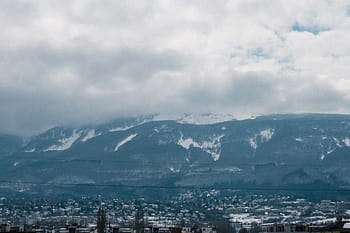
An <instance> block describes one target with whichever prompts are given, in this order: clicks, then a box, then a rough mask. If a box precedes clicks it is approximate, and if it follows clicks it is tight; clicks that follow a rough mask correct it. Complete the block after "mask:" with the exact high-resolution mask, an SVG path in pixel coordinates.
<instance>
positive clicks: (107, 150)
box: [0, 114, 350, 188]
mask: <svg viewBox="0 0 350 233" xmlns="http://www.w3.org/2000/svg"><path fill="white" fill-rule="evenodd" d="M211 116H214V115H211ZM157 117H159V116H151V117H150V116H148V117H138V118H125V119H118V120H115V121H112V122H109V123H106V124H100V125H91V126H84V127H55V128H52V129H50V130H48V131H46V132H43V133H42V134H40V135H37V136H35V137H32V138H31V139H30V140H29V141H28V142H27V143H26V144H23V142H22V141H21V140H19V139H18V137H12V139H11V140H10V139H9V138H8V137H9V136H6V137H0V144H1V145H5V144H6V143H5V141H6V140H8V141H9V142H10V141H11V142H13V144H12V146H10V147H8V148H7V149H6V147H5V146H3V147H2V148H3V149H2V150H0V153H1V157H2V161H3V162H2V164H1V165H0V166H1V170H0V176H1V178H2V180H11V181H15V182H19V181H20V182H28V183H47V184H55V185H57V184H59V183H69V184H118V185H136V186H137V185H141V184H142V185H162V184H167V185H170V186H181V187H183V186H190V187H193V186H201V187H203V186H212V187H215V186H220V185H221V186H222V185H226V186H227V185H229V186H230V187H231V186H234V187H236V186H237V187H242V186H245V187H246V186H247V185H248V186H253V187H281V186H283V187H284V186H293V187H294V186H297V187H305V186H307V187H328V188H329V187H331V188H344V187H345V188H348V187H350V168H349V167H350V166H348V165H347V164H349V162H350V116H348V115H327V114H325V115H324V114H302V115H270V116H261V117H257V118H252V119H246V120H233V118H225V117H223V118H222V122H219V121H215V124H199V122H198V121H197V122H196V124H189V123H183V122H184V121H182V120H179V118H177V119H172V120H159V118H158V119H157ZM191 118H193V117H191ZM213 119H217V117H216V116H214V117H213ZM228 119H229V121H226V120H228ZM4 151H5V152H6V153H5V152H4Z"/></svg>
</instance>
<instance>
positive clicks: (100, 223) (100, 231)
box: [97, 207, 106, 233]
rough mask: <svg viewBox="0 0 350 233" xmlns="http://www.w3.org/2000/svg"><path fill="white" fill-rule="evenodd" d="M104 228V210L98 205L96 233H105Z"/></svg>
mask: <svg viewBox="0 0 350 233" xmlns="http://www.w3.org/2000/svg"><path fill="white" fill-rule="evenodd" d="M105 230H106V210H105V209H104V208H102V207H100V208H99V209H98V211H97V233H105Z"/></svg>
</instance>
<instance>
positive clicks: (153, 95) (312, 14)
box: [0, 0, 350, 135]
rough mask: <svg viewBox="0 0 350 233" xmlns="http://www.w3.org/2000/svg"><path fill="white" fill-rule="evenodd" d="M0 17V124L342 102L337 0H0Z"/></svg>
mask: <svg viewBox="0 0 350 233" xmlns="http://www.w3.org/2000/svg"><path fill="white" fill-rule="evenodd" d="M0 27H1V29H2V34H1V36H0V122H1V124H0V132H10V133H22V134H27V135H28V134H31V133H34V132H37V131H39V130H41V129H44V128H47V127H50V126H53V125H58V124H77V123H80V124H84V123H89V122H95V121H103V120H105V119H109V118H112V117H117V116H128V115H136V114H148V113H166V114H172V113H179V112H226V113H232V114H233V115H235V116H237V117H245V116H249V115H256V114H268V113H286V112H334V113H349V111H350V107H349V106H350V94H349V93H350V77H349V75H350V66H349V64H350V43H349V41H350V3H349V2H348V1H346V0H344V1H337V0H335V1H326V0H324V1H322V0H317V1H292V0H290V1H283V0H282V1H271V0H255V1H253V0H248V1H247V0H242V1H238V0H235V1H229V0H226V1H225V0H223V1H219V2H217V1H209V0H194V1H184V0H179V1H169V0H150V1H146V0H145V1H140V0H137V1H136V0H135V1H131V0H129V1H112V0H105V1H103V2H101V1H95V0H69V1H68V0H60V1H21V0H4V1H1V2H0Z"/></svg>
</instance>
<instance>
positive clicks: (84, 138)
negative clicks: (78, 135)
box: [80, 129, 101, 142]
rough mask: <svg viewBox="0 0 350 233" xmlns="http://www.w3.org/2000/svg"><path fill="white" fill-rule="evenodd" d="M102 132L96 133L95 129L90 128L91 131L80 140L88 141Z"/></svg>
mask: <svg viewBox="0 0 350 233" xmlns="http://www.w3.org/2000/svg"><path fill="white" fill-rule="evenodd" d="M100 135H101V133H96V132H95V130H94V129H91V130H89V132H88V133H87V134H86V135H85V137H83V138H82V139H81V140H80V141H82V142H86V141H87V140H89V139H91V138H94V137H97V136H100Z"/></svg>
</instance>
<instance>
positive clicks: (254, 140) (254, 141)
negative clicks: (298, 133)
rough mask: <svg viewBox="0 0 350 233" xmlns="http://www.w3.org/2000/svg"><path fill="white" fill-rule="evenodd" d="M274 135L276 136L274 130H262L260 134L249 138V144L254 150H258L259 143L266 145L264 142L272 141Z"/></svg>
mask: <svg viewBox="0 0 350 233" xmlns="http://www.w3.org/2000/svg"><path fill="white" fill-rule="evenodd" d="M274 134H275V130H274V129H270V128H268V129H264V130H261V131H260V132H259V133H257V134H255V135H254V136H253V137H251V138H249V144H250V146H251V147H252V148H253V149H254V150H256V149H257V148H258V143H264V142H268V141H270V140H271V138H272V136H273V135H274Z"/></svg>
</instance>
